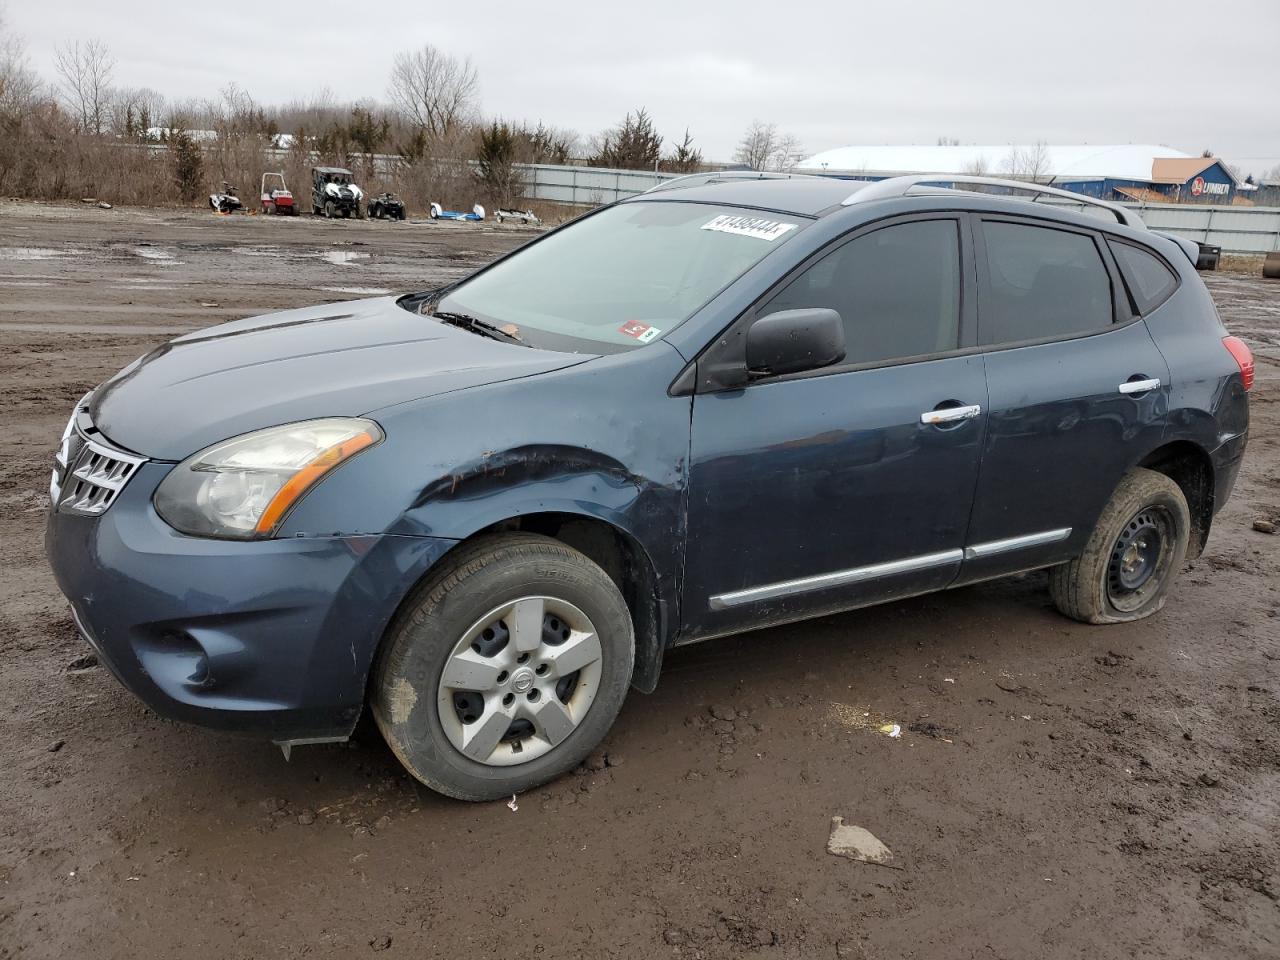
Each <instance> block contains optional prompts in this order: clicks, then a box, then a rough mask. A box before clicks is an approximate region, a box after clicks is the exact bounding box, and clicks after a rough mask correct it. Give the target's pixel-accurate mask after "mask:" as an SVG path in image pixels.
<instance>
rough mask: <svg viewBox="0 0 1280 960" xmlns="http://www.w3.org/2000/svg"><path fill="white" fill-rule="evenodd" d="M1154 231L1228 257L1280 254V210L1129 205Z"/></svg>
mask: <svg viewBox="0 0 1280 960" xmlns="http://www.w3.org/2000/svg"><path fill="white" fill-rule="evenodd" d="M1125 206H1126V207H1128V208H1129V209H1130V210H1134V211H1136V212H1137V214H1138V216H1140V217H1141V218H1142V220H1143V222H1144V223H1146V225H1147V226H1148V227H1150V228H1151V229H1152V230H1163V231H1165V232H1167V233H1173V234H1177V235H1178V236H1180V237H1186V238H1188V239H1190V240H1195V241H1197V242H1199V243H1209V244H1213V245H1214V246H1217V247H1221V248H1222V249H1223V251H1224V252H1225V253H1270V252H1272V251H1275V250H1280V207H1231V206H1209V205H1202V204H1190V203H1188V204H1174V203H1164V204H1141V203H1127V204H1125Z"/></svg>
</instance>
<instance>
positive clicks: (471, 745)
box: [436, 596, 604, 767]
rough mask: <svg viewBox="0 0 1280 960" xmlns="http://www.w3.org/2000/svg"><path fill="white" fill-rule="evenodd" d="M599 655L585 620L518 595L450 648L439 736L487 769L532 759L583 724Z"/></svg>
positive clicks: (596, 682)
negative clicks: (441, 729) (516, 598)
mask: <svg viewBox="0 0 1280 960" xmlns="http://www.w3.org/2000/svg"><path fill="white" fill-rule="evenodd" d="M603 656H604V653H603V648H602V647H601V644H600V637H599V634H597V632H596V629H595V626H594V625H593V624H592V622H591V620H590V618H589V617H588V616H587V615H586V614H585V613H583V612H582V610H580V609H579V608H578V607H576V606H574V605H573V604H572V603H569V602H568V601H566V600H561V599H559V598H557V597H546V596H532V597H521V598H520V599H518V600H512V601H509V602H508V603H504V604H502V605H501V606H499V607H495V608H494V609H493V610H491V611H489V612H488V613H486V614H485V615H484V616H483V617H481V618H480V619H479V620H477V621H476V622H475V623H473V624H472V625H471V626H470V627H469V628H468V629H467V631H466V632H465V633H464V634H463V635H462V637H461V638H460V639H459V640H458V642H457V643H456V644H454V646H453V649H452V651H450V653H449V656H448V658H447V659H446V660H445V663H444V668H443V669H442V670H441V672H440V679H439V682H438V684H437V696H436V706H437V713H438V715H439V718H440V725H441V727H443V729H444V733H445V736H446V737H448V739H449V742H450V744H452V745H453V747H454V749H455V750H457V751H458V752H459V753H461V754H462V755H463V756H464V757H466V758H467V759H469V760H472V761H474V762H476V763H481V764H484V765H486V766H495V767H509V766H514V765H516V764H520V763H528V762H529V761H531V760H536V759H537V758H538V757H541V756H543V755H545V754H547V753H549V752H550V751H551V750H553V749H554V748H555V747H557V746H559V745H560V744H561V743H563V742H564V741H565V740H566V739H567V738H568V737H569V736H570V735H572V734H573V732H574V731H575V730H577V729H578V727H579V726H580V725H581V724H582V721H583V719H585V717H586V715H587V712H588V711H589V710H590V709H591V705H592V703H594V702H595V698H596V692H597V691H598V690H599V686H600V675H601V670H602V667H603Z"/></svg>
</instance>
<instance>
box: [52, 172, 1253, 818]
mask: <svg viewBox="0 0 1280 960" xmlns="http://www.w3.org/2000/svg"><path fill="white" fill-rule="evenodd" d="M716 179H717V178H714V177H700V178H699V177H695V178H693V180H692V182H690V181H685V182H677V183H674V184H672V185H670V188H667V189H662V190H657V191H651V192H650V193H648V194H645V195H642V196H639V197H635V198H632V199H629V200H626V201H623V202H620V203H616V204H613V205H611V206H607V207H604V208H602V209H599V210H596V211H594V212H592V213H589V214H587V215H585V216H583V217H581V218H579V219H577V220H575V221H574V222H572V223H570V224H568V225H566V226H564V227H562V228H560V229H558V230H555V231H552V232H549V233H547V234H545V235H543V236H541V237H539V238H538V239H536V240H534V241H533V242H531V243H529V244H528V245H526V246H524V247H522V248H521V249H519V250H517V251H515V252H513V253H511V254H509V255H507V256H505V257H503V258H502V259H500V260H498V261H497V262H495V263H493V264H491V265H489V266H488V267H485V268H484V269H482V270H480V271H478V272H476V273H475V274H473V275H472V276H470V277H469V278H467V279H465V280H463V281H461V282H459V283H457V284H454V285H452V286H450V287H447V288H444V289H440V290H435V291H431V292H426V293H420V294H413V295H410V296H406V297H400V298H398V299H396V298H390V297H387V298H379V299H373V300H363V301H355V302H348V303H337V304H330V305H327V306H322V307H316V308H308V309H303V310H292V311H288V312H285V313H278V314H274V315H271V316H267V317H260V318H254V319H248V320H241V321H238V322H234V323H228V324H224V325H222V326H219V327H216V328H212V329H209V330H205V331H201V332H197V333H192V334H189V335H187V336H183V337H179V338H178V339H176V340H173V341H172V342H170V343H167V344H165V345H164V346H162V347H160V348H158V349H156V350H154V351H153V352H151V353H149V354H148V355H146V356H144V357H142V358H140V359H139V360H137V361H135V362H134V363H132V364H130V365H129V366H128V367H126V368H125V369H124V370H122V371H121V372H120V373H118V374H117V375H116V376H114V377H113V378H111V379H110V380H108V381H107V382H106V383H104V384H102V385H101V386H100V387H98V388H97V389H95V390H94V391H93V392H92V393H90V394H89V395H88V396H86V397H85V398H84V399H83V400H82V401H81V402H80V403H79V404H77V405H76V408H75V411H74V414H73V416H72V418H71V422H70V423H69V424H68V426H67V430H66V433H65V435H64V436H63V438H62V442H61V445H60V447H59V450H58V454H57V462H56V466H55V469H54V473H53V478H52V483H51V491H50V492H51V495H52V503H53V506H52V509H51V511H50V515H49V522H48V531H47V550H48V555H49V558H50V561H51V563H52V565H53V569H54V572H55V574H56V577H57V580H58V583H59V585H60V587H61V589H62V591H63V592H64V593H65V594H66V596H67V598H68V599H69V601H70V603H71V608H72V611H73V613H74V617H75V620H76V623H77V624H78V625H79V627H80V629H81V631H82V632H83V633H84V635H85V637H86V639H87V640H88V642H89V643H90V644H92V645H93V647H94V648H95V649H96V650H97V651H98V653H99V654H100V656H101V659H102V661H103V662H104V663H105V664H106V665H107V666H108V667H110V668H111V669H112V671H113V672H114V673H115V674H116V676H117V677H118V678H119V679H120V680H121V681H122V682H123V683H124V685H125V686H127V687H128V688H129V689H130V690H132V691H133V692H134V693H136V694H137V695H138V696H140V697H141V698H142V699H143V700H144V701H146V702H147V703H148V704H149V705H150V706H151V707H152V708H153V709H155V710H156V711H157V712H159V713H161V714H163V715H165V716H169V717H174V718H177V719H180V720H186V721H191V722H194V723H199V724H205V725H209V726H215V727H220V728H224V729H230V730H236V731H241V732H249V733H253V734H258V735H261V736H265V737H268V738H270V739H272V740H274V741H275V742H276V743H279V744H280V745H282V746H283V747H285V749H286V752H287V750H288V748H290V747H291V746H293V745H296V744H301V743H314V742H321V741H329V740H342V739H345V738H346V737H348V736H349V735H350V733H351V731H352V729H353V727H354V726H355V724H356V722H357V720H358V718H359V717H360V715H361V712H362V710H363V709H364V707H365V705H366V704H368V706H369V707H370V709H371V711H372V714H373V717H374V719H375V720H376V722H377V724H378V726H379V727H380V728H381V730H382V732H383V734H384V735H385V737H386V739H387V742H388V743H389V744H390V745H391V748H392V750H394V752H395V753H396V755H397V756H398V757H399V758H400V759H401V760H402V761H403V763H404V765H405V767H406V768H407V769H408V770H409V771H410V772H411V773H412V774H413V776H415V777H416V778H418V779H419V780H420V781H422V782H423V783H425V784H427V785H428V786H431V787H433V788H434V789H436V790H439V791H441V792H442V793H445V794H448V795H450V796H454V797H460V798H465V799H472V800H482V799H489V798H494V797H500V796H506V795H509V794H511V793H515V792H519V791H522V790H526V789H529V788H530V787H533V786H535V785H537V784H540V783H542V782H545V781H547V780H549V779H551V778H553V777H555V776H557V775H559V774H561V773H563V772H565V771H567V770H570V769H572V768H573V767H575V766H576V765H577V764H579V763H580V762H581V761H582V759H583V758H584V757H585V756H586V755H587V754H588V752H589V751H590V750H591V749H592V748H593V747H594V746H595V745H596V744H597V743H598V742H599V741H600V740H601V738H602V737H603V736H604V735H605V732H606V731H607V730H608V728H609V726H610V724H611V723H612V722H613V720H614V718H615V717H616V716H617V714H618V711H619V709H620V708H621V706H622V702H623V699H624V697H625V695H626V693H627V691H628V689H629V688H630V687H632V686H634V687H637V688H639V689H640V690H642V691H651V690H652V689H653V688H654V686H655V684H656V683H657V680H658V674H659V670H660V667H661V664H662V659H663V653H664V652H665V651H666V650H668V649H669V648H671V647H673V646H678V645H681V644H687V643H694V642H697V641H701V640H706V639H710V638H713V637H717V636H722V635H725V634H733V633H738V632H741V631H744V630H753V629H758V628H761V627H767V626H771V625H775V624H782V623H788V622H792V621H796V620H800V619H803V618H806V617H813V616H819V615H823V614H829V613H832V612H834V611H841V610H849V609H853V608H855V607H861V606H865V605H868V604H874V603H882V602H884V601H887V600H894V599H897V598H900V597H907V596H912V595H915V594H922V593H927V592H930V591H934V590H943V589H947V588H950V587H957V586H962V585H965V584H971V583H974V582H977V581H981V580H987V579H990V578H992V577H1000V576H1004V575H1006V574H1011V573H1015V572H1018V571H1025V570H1035V569H1041V568H1048V570H1049V589H1050V591H1051V594H1052V596H1053V600H1054V602H1055V603H1056V604H1057V606H1058V608H1059V609H1060V610H1061V611H1062V612H1063V613H1064V614H1066V615H1067V616H1070V617H1074V618H1076V619H1078V620H1082V621H1085V622H1089V623H1118V622H1123V621H1127V620H1135V619H1137V618H1140V617H1145V616H1148V615H1150V614H1152V613H1154V612H1156V611H1157V610H1159V609H1160V608H1161V607H1162V606H1163V604H1164V603H1165V600H1166V598H1167V597H1168V595H1169V591H1170V587H1171V585H1172V583H1173V582H1174V579H1175V578H1176V576H1177V574H1178V572H1179V568H1180V567H1181V566H1182V564H1183V560H1184V557H1186V556H1194V555H1196V554H1198V553H1199V551H1200V550H1201V549H1202V547H1203V545H1204V542H1205V538H1206V537H1207V536H1208V535H1209V528H1210V525H1211V523H1212V521H1213V517H1214V514H1215V513H1216V512H1217V511H1218V510H1219V509H1220V508H1221V507H1222V505H1223V503H1224V502H1225V501H1226V499H1227V497H1228V496H1229V494H1230V493H1231V489H1232V485H1233V483H1234V481H1235V478H1236V475H1237V472H1238V470H1239V467H1240V461H1241V457H1242V455H1243V453H1244V449H1245V443H1246V438H1247V431H1248V402H1247V391H1248V389H1249V387H1250V384H1251V381H1252V377H1253V362H1252V359H1251V357H1250V355H1249V351H1248V349H1247V348H1246V347H1245V345H1244V344H1243V343H1242V342H1241V341H1239V340H1237V339H1236V338H1234V337H1230V336H1228V335H1227V333H1226V331H1225V330H1224V329H1223V327H1222V324H1221V322H1220V320H1219V319H1218V315H1217V312H1216V311H1215V309H1214V305H1213V302H1212V300H1211V299H1210V296H1209V294H1208V292H1207V291H1206V289H1205V287H1204V284H1203V283H1202V282H1201V281H1200V279H1199V277H1198V276H1197V274H1196V272H1195V269H1194V263H1193V261H1194V259H1195V252H1196V251H1195V249H1194V245H1188V244H1186V243H1185V242H1182V243H1179V242H1177V241H1175V240H1173V239H1171V238H1166V237H1161V236H1158V235H1156V234H1154V233H1152V232H1150V231H1148V230H1147V229H1145V227H1144V226H1143V225H1142V223H1141V222H1140V221H1138V220H1137V219H1136V218H1135V217H1134V216H1133V215H1132V214H1130V213H1128V212H1127V211H1125V210H1123V209H1121V208H1118V207H1113V206H1110V205H1107V204H1102V203H1100V202H1098V201H1089V200H1084V199H1082V198H1080V197H1077V196H1075V195H1073V194H1063V193H1061V192H1060V191H1054V190H1052V189H1049V188H1042V187H1034V186H1030V185H1028V184H1019V183H1002V182H999V181H985V180H981V181H980V180H979V178H957V177H947V178H943V179H944V181H945V182H941V183H940V182H939V181H938V179H937V178H933V179H930V178H922V177H915V178H897V179H893V180H888V181H882V182H880V183H875V184H856V183H851V182H847V181H840V180H834V179H824V178H793V179H753V180H729V181H727V182H713V181H714V180H716ZM968 180H972V181H974V182H972V183H970V182H967V181H968ZM962 181H963V182H962ZM965 188H967V189H965ZM991 190H995V191H998V193H997V194H992V193H991V192H990V191H991ZM1027 193H1029V195H1030V197H1031V199H1032V200H1033V202H1031V203H1028V202H1027V199H1026V196H1025V195H1023V194H1027ZM1034 201H1041V202H1034ZM1081 206H1083V207H1084V211H1083V212H1081V211H1080V210H1079V209H1077V208H1079V207H1081ZM1188 248H1190V249H1188Z"/></svg>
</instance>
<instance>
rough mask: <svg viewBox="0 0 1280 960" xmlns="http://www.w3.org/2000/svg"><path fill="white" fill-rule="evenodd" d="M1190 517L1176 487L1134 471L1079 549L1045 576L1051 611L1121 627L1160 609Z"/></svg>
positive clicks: (1183, 555) (1182, 549) (1177, 565)
mask: <svg viewBox="0 0 1280 960" xmlns="http://www.w3.org/2000/svg"><path fill="white" fill-rule="evenodd" d="M1190 535H1191V511H1190V510H1189V509H1188V507H1187V499H1186V497H1185V496H1183V493H1182V490H1181V488H1179V486H1178V485H1177V484H1176V483H1174V482H1173V481H1172V480H1170V479H1169V478H1168V477H1166V476H1165V475H1164V474H1162V473H1156V472H1155V471H1154V470H1146V469H1142V468H1138V469H1136V470H1133V471H1132V472H1131V473H1129V474H1128V475H1126V476H1125V478H1124V479H1123V480H1121V481H1120V485H1119V486H1118V487H1116V491H1115V493H1114V494H1112V495H1111V499H1110V500H1109V501H1108V502H1107V505H1106V507H1104V508H1103V510H1102V516H1101V517H1099V518H1098V523H1097V525H1096V526H1095V527H1094V529H1093V533H1092V534H1091V535H1090V536H1089V540H1088V542H1087V543H1086V544H1085V548H1084V551H1083V552H1082V553H1081V554H1080V556H1078V557H1076V558H1075V559H1074V560H1072V561H1070V562H1069V563H1064V564H1062V565H1060V566H1057V567H1053V568H1052V569H1051V570H1050V571H1049V594H1050V596H1052V597H1053V602H1054V605H1055V606H1057V608H1058V610H1059V611H1061V612H1062V613H1064V614H1066V615H1067V616H1068V617H1071V618H1072V619H1074V620H1080V621H1082V622H1084V623H1126V622H1128V621H1130V620H1141V619H1142V618H1144V617H1149V616H1151V614H1153V613H1155V612H1156V611H1158V610H1160V609H1161V608H1162V607H1163V606H1164V604H1165V600H1166V599H1167V598H1168V595H1169V589H1170V587H1172V586H1173V582H1174V581H1175V580H1176V579H1177V576H1178V572H1179V571H1180V570H1181V569H1182V562H1183V560H1184V559H1185V558H1186V555H1187V544H1188V542H1189V540H1190Z"/></svg>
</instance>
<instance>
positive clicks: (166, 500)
mask: <svg viewBox="0 0 1280 960" xmlns="http://www.w3.org/2000/svg"><path fill="white" fill-rule="evenodd" d="M382 436H383V434H382V430H381V428H380V427H379V426H378V425H377V424H376V423H374V422H373V421H372V420H359V419H348V418H345V417H344V418H337V417H335V418H331V419H327V420H306V421H303V422H302V423H291V424H286V425H285V426H282V427H271V428H269V429H267V430H258V431H257V432H255V433H246V434H245V435H244V436H242V437H234V438H232V439H231V440H224V441H223V442H222V443H218V444H214V445H213V446H212V447H208V448H207V449H204V450H201V451H200V452H199V453H197V454H195V455H194V456H192V457H188V458H187V459H186V460H184V461H183V462H182V463H180V464H178V466H176V467H175V468H174V469H173V471H172V472H171V473H170V474H169V475H168V476H167V477H165V478H164V481H163V482H162V483H161V484H160V486H159V488H158V489H157V490H156V494H155V506H156V512H157V513H159V514H160V516H161V517H163V518H164V520H165V522H166V523H168V524H169V525H170V526H172V527H175V528H176V529H178V530H180V531H182V532H183V533H190V534H193V535H195V536H199V537H230V538H232V539H236V540H254V539H258V538H262V537H270V536H272V535H273V534H274V533H275V532H276V530H277V529H279V527H280V524H281V522H282V521H283V520H284V518H285V516H286V515H287V514H288V513H289V511H290V509H292V508H293V506H294V505H295V504H296V503H298V501H300V500H301V499H302V498H303V497H304V496H306V493H307V491H308V490H310V489H311V488H312V487H314V486H315V485H316V484H317V483H319V482H320V480H321V479H322V478H324V477H325V476H326V475H327V474H328V473H329V471H331V470H333V469H334V468H335V467H337V466H338V465H339V464H341V463H343V462H344V461H346V460H349V459H350V458H351V457H353V456H355V455H356V454H357V453H359V452H360V451H361V450H363V449H365V448H366V447H371V446H373V445H374V444H375V443H379V442H380V441H381V440H382Z"/></svg>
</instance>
